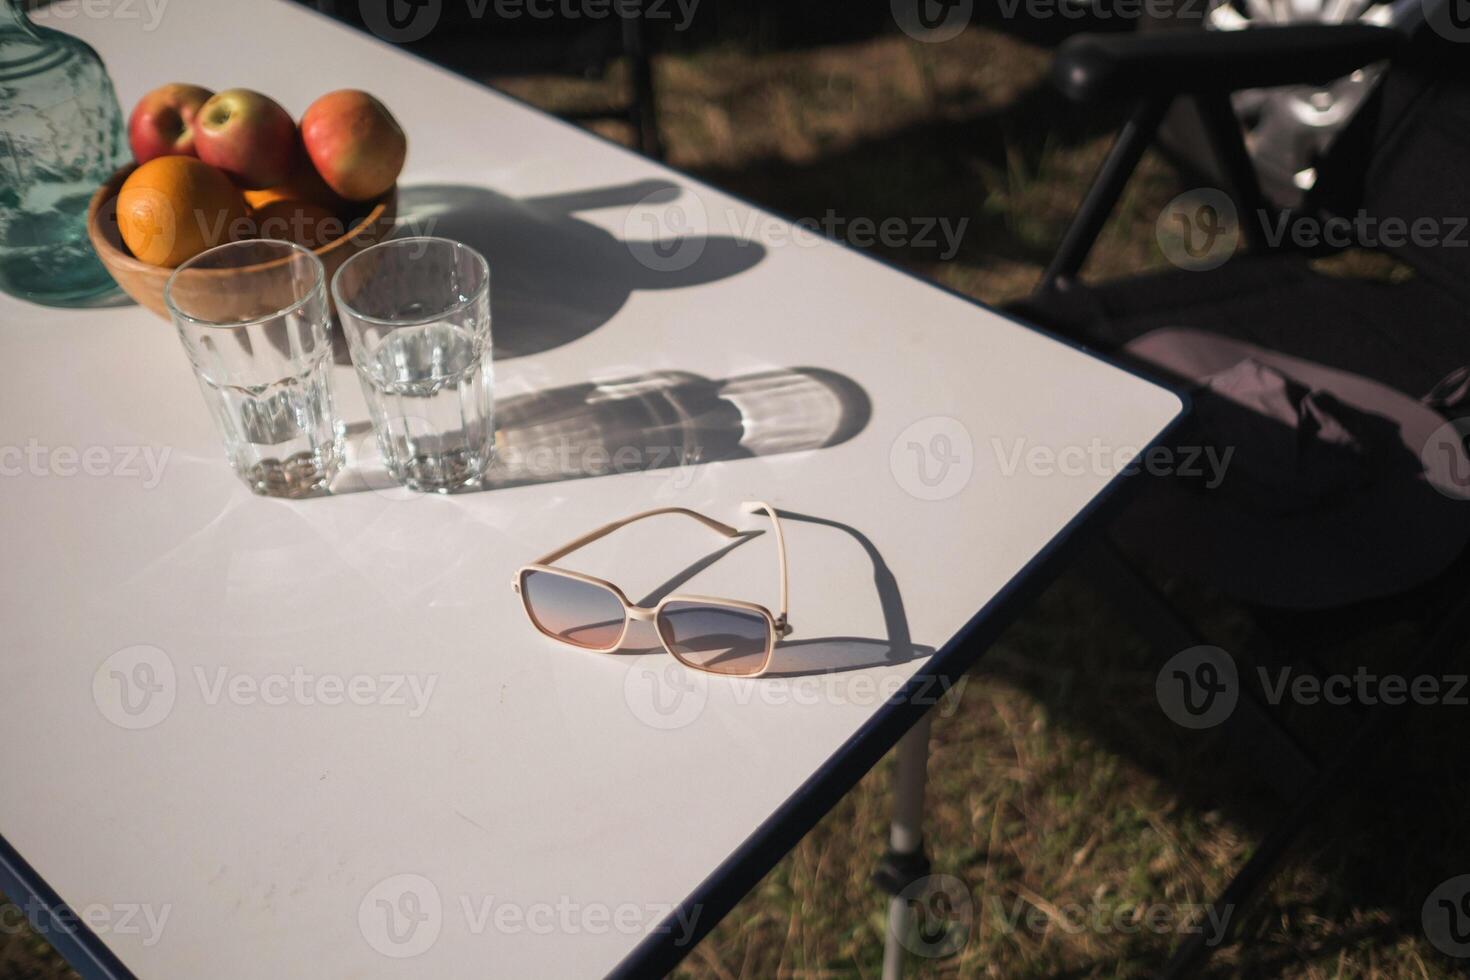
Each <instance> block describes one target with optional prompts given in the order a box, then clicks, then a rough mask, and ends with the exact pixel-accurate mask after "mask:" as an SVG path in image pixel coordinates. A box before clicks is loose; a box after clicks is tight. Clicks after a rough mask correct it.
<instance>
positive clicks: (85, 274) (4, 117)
mask: <svg viewBox="0 0 1470 980" xmlns="http://www.w3.org/2000/svg"><path fill="white" fill-rule="evenodd" d="M20 4H21V0H0V290H4V291H5V292H7V293H10V294H11V295H13V296H19V297H21V298H23V299H28V300H31V301H33V302H37V303H45V304H48V305H53V306H72V305H78V304H80V303H82V302H84V301H86V300H87V299H89V298H90V297H93V296H96V295H97V294H99V293H102V292H105V291H107V290H110V289H112V288H113V283H112V279H111V278H109V277H108V275H107V271H106V270H105V269H103V268H102V264H101V263H100V262H98V261H97V256H96V255H95V254H93V252H92V247H91V245H90V244H88V242H87V202H88V200H89V199H90V198H91V196H92V192H93V191H95V190H96V189H97V187H98V185H100V184H101V183H103V181H105V180H106V179H107V178H108V177H110V176H111V175H112V173H113V171H115V170H116V169H117V168H118V167H120V166H122V164H123V163H125V162H127V160H128V159H129V156H130V155H129V152H128V141H127V131H126V127H125V126H124V124H123V118H122V110H121V109H119V108H118V104H117V95H116V94H115V93H114V92H113V89H112V80H111V79H109V78H108V77H107V71H106V69H104V68H103V67H102V59H101V58H99V57H97V52H95V51H93V50H92V48H91V47H90V46H88V45H87V44H85V43H84V42H82V41H81V40H78V39H77V38H75V37H72V36H71V35H69V34H63V33H61V32H60V31H53V30H50V29H48V28H43V27H37V26H35V25H34V24H32V23H31V22H30V21H29V19H27V17H26V15H25V12H24V11H23V10H22V9H21V6H20Z"/></svg>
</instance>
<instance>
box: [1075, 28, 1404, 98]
mask: <svg viewBox="0 0 1470 980" xmlns="http://www.w3.org/2000/svg"><path fill="white" fill-rule="evenodd" d="M1403 41H1404V37H1403V35H1401V34H1400V33H1399V32H1397V31H1394V30H1391V29H1389V28H1387V27H1372V26H1369V25H1366V24H1310V25H1304V26H1296V27H1253V28H1249V29H1247V30H1241V31H1205V30H1198V31H1193V30H1192V31H1166V32H1163V33H1159V34H1078V35H1076V36H1075V37H1072V38H1069V39H1068V40H1067V41H1066V43H1064V44H1063V45H1062V46H1061V48H1059V49H1058V51H1057V55H1056V59H1055V60H1054V61H1053V63H1052V81H1053V82H1054V83H1055V84H1056V86H1057V88H1058V89H1060V90H1061V91H1062V93H1063V94H1064V95H1066V96H1067V97H1068V98H1069V99H1072V100H1073V101H1076V102H1098V101H1103V100H1109V99H1118V98H1138V97H1142V96H1150V95H1152V96H1161V97H1167V96H1171V95H1178V94H1180V93H1195V92H1211V91H1214V92H1232V91H1236V90H1239V89H1246V88H1269V87H1271V86H1273V85H1293V84H1301V85H1321V84H1325V83H1327V82H1330V81H1331V80H1332V79H1334V78H1339V77H1341V76H1343V75H1346V74H1349V73H1350V72H1353V71H1355V70H1356V69H1358V68H1362V67H1363V66H1364V65H1368V64H1371V63H1373V62H1375V61H1380V60H1382V59H1384V58H1388V57H1391V56H1392V55H1393V54H1394V52H1395V51H1396V50H1398V48H1399V46H1400V45H1401V44H1402V43H1403Z"/></svg>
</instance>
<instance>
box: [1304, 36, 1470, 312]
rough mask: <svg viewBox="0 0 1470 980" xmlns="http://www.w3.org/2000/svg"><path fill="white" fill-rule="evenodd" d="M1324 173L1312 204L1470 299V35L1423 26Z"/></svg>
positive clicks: (1365, 241)
mask: <svg viewBox="0 0 1470 980" xmlns="http://www.w3.org/2000/svg"><path fill="white" fill-rule="evenodd" d="M1320 175H1321V176H1320V179H1319V180H1318V184H1317V187H1316V188H1315V189H1314V191H1313V193H1312V196H1311V197H1310V198H1309V200H1308V205H1309V207H1317V208H1321V209H1323V210H1325V211H1327V212H1328V213H1331V214H1333V215H1335V216H1337V217H1338V218H1345V219H1348V220H1350V221H1352V222H1354V227H1353V231H1352V238H1353V241H1354V243H1355V244H1359V245H1367V246H1373V247H1377V248H1381V249H1382V250H1384V251H1386V252H1389V253H1391V254H1393V255H1394V256H1396V257H1398V258H1399V259H1401V260H1402V261H1404V262H1406V263H1408V264H1409V265H1411V266H1413V267H1414V269H1415V270H1416V271H1417V272H1418V273H1419V274H1420V275H1422V276H1424V277H1426V278H1428V279H1430V280H1432V281H1433V282H1434V283H1435V284H1436V285H1439V286H1441V287H1443V288H1445V289H1447V290H1450V291H1451V292H1453V293H1454V294H1455V295H1456V296H1457V297H1464V298H1465V299H1466V300H1467V302H1470V179H1467V178H1470V44H1464V43H1457V42H1454V41H1451V40H1448V39H1446V38H1444V37H1442V36H1440V35H1439V34H1437V33H1436V32H1435V31H1434V30H1433V29H1432V28H1430V27H1429V26H1424V27H1421V28H1420V30H1419V31H1418V33H1417V35H1416V37H1415V38H1414V40H1413V43H1412V44H1411V45H1409V47H1408V49H1407V50H1406V52H1405V53H1404V55H1403V56H1402V57H1400V58H1398V59H1396V60H1395V62H1394V64H1393V66H1392V68H1391V69H1390V70H1389V72H1388V73H1387V75H1386V77H1385V78H1384V81H1383V84H1382V85H1380V86H1379V88H1378V90H1377V92H1376V93H1375V94H1374V96H1373V97H1372V98H1371V99H1370V100H1369V101H1368V102H1367V103H1366V104H1365V105H1364V106H1363V108H1362V110H1361V111H1360V113H1359V114H1358V116H1357V117H1356V118H1355V119H1354V120H1353V121H1352V123H1350V124H1349V126H1348V127H1347V128H1346V129H1345V130H1344V131H1343V133H1342V135H1341V136H1340V137H1339V138H1338V140H1337V141H1336V143H1335V144H1334V146H1333V148H1332V150H1331V152H1330V153H1329V155H1328V157H1327V159H1326V160H1325V161H1324V162H1323V165H1322V167H1321V168H1320ZM1339 228H1341V224H1340V223H1339Z"/></svg>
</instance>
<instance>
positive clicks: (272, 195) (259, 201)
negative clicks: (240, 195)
mask: <svg viewBox="0 0 1470 980" xmlns="http://www.w3.org/2000/svg"><path fill="white" fill-rule="evenodd" d="M296 160H297V163H296V169H294V170H292V171H291V176H290V177H288V178H287V179H286V182H285V183H284V184H277V185H276V186H275V187H267V188H265V189H264V190H258V191H251V190H247V191H246V192H245V203H246V204H248V205H250V206H251V207H252V208H255V209H257V210H259V209H260V208H263V207H265V206H266V205H267V204H271V203H273V202H275V201H309V202H311V203H312V204H320V205H321V206H322V207H324V208H335V207H337V206H338V205H340V204H341V203H342V199H341V198H340V197H338V196H337V195H336V194H335V193H334V192H333V191H332V189H331V188H330V187H328V186H327V182H326V181H325V180H322V175H321V174H319V173H317V172H316V168H315V167H313V166H312V165H311V160H310V159H308V158H307V156H306V152H305V151H304V150H303V151H302V152H301V153H299V154H297V157H296Z"/></svg>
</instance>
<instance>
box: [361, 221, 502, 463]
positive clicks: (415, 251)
mask: <svg viewBox="0 0 1470 980" xmlns="http://www.w3.org/2000/svg"><path fill="white" fill-rule="evenodd" d="M332 295H333V297H334V298H335V299H336V301H337V314H338V317H339V318H340V319H341V321H342V330H343V332H344V333H345V334H346V335H347V345H348V347H349V348H350V349H351V351H352V363H353V364H354V365H356V367H357V376H358V379H359V380H360V381H361V382H362V392H363V396H364V397H365V398H366V399H367V403H368V411H369V412H370V413H371V414H372V417H373V428H374V429H376V430H377V434H378V445H379V447H380V448H381V450H382V453H383V457H384V460H385V461H386V462H387V465H388V471H389V472H390V473H392V474H393V477H394V479H396V480H398V482H400V483H402V484H403V485H404V486H407V487H408V488H409V489H412V490H433V491H439V492H448V491H450V490H455V489H459V488H461V487H467V486H473V485H475V484H477V483H478V482H479V481H480V478H481V477H482V476H483V475H484V473H485V469H486V467H488V466H489V465H490V463H491V461H492V460H493V459H494V456H495V414H494V369H493V367H492V364H491V341H490V267H489V266H488V265H486V264H485V259H484V257H483V256H481V255H480V254H479V253H478V252H476V251H475V250H474V249H472V248H470V247H468V246H466V245H461V244H460V243H459V242H452V241H449V240H448V239H445V238H402V239H398V240H397V241H391V242H384V243H383V244H381V245H375V246H373V247H372V248H369V249H365V250H364V251H362V252H359V253H358V254H357V255H354V256H353V257H352V258H350V259H348V260H347V261H346V262H345V263H343V265H342V268H340V269H339V270H337V275H336V276H335V277H333V279H332Z"/></svg>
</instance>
